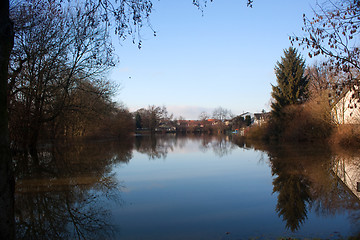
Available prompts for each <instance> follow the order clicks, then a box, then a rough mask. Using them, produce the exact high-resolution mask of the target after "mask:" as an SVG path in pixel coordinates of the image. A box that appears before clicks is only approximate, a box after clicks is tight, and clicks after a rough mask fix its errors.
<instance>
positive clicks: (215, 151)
mask: <svg viewBox="0 0 360 240" xmlns="http://www.w3.org/2000/svg"><path fill="white" fill-rule="evenodd" d="M15 159H16V169H15V170H16V197H15V201H16V213H15V214H16V216H15V219H16V223H17V237H18V238H19V239H278V238H280V237H296V238H300V239H303V238H321V239H346V238H348V237H350V236H359V234H360V192H359V191H360V183H359V182H360V154H359V153H349V152H347V151H334V150H332V149H328V148H325V147H324V146H314V145H306V146H303V145H296V146H289V145H270V146H269V145H261V144H256V143H244V142H241V141H237V143H234V141H232V140H231V139H230V138H229V137H208V136H206V137H205V136H191V137H189V136H187V137H186V136H175V135H166V136H157V137H155V136H152V137H151V136H138V137H134V138H131V139H127V140H124V141H109V140H107V141H105V140H104V141H87V142H77V143H74V142H72V143H62V144H48V145H44V146H42V147H41V148H39V149H38V152H31V153H26V154H23V155H22V156H16V157H15Z"/></svg>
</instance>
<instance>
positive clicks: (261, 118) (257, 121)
mask: <svg viewBox="0 0 360 240" xmlns="http://www.w3.org/2000/svg"><path fill="white" fill-rule="evenodd" d="M269 118H270V112H267V113H266V112H262V113H254V119H253V121H252V124H253V125H259V126H261V125H262V124H264V123H266V122H267V121H268V120H269Z"/></svg>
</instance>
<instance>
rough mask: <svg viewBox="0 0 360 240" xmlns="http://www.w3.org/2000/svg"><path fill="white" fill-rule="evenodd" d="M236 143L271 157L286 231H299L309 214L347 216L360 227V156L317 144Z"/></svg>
mask: <svg viewBox="0 0 360 240" xmlns="http://www.w3.org/2000/svg"><path fill="white" fill-rule="evenodd" d="M236 142H237V145H238V146H239V147H241V148H247V149H254V150H260V151H262V152H265V153H266V154H267V155H268V158H269V164H270V167H271V172H272V176H273V193H274V194H277V205H276V209H275V210H276V212H277V213H278V215H279V217H281V218H282V219H283V221H284V222H285V224H286V228H288V229H290V230H291V231H292V232H296V231H297V230H299V229H300V228H301V226H302V225H303V224H304V223H305V221H306V220H307V217H308V212H309V211H310V210H314V212H315V213H316V214H317V215H321V216H334V215H336V214H339V213H340V214H342V213H348V216H349V218H350V222H351V223H352V225H353V226H359V225H360V153H359V152H349V151H343V150H340V149H333V148H330V147H329V146H326V145H314V144H308V145H306V144H296V145H291V144H281V145H279V144H278V145H277V144H265V143H260V142H251V141H244V140H240V141H239V140H238V141H236ZM355 228H356V229H355ZM355 228H354V229H353V235H354V236H355V238H356V239H358V238H360V231H359V229H358V228H357V227H355ZM335 235H336V233H335ZM338 237H339V238H340V239H342V237H341V236H338Z"/></svg>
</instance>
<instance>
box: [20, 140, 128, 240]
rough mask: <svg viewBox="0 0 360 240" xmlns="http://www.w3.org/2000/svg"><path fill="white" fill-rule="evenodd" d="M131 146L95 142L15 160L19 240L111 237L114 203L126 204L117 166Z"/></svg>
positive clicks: (53, 148) (56, 147)
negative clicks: (118, 179)
mask: <svg viewBox="0 0 360 240" xmlns="http://www.w3.org/2000/svg"><path fill="white" fill-rule="evenodd" d="M131 147H132V143H131V142H130V143H129V142H128V143H125V144H124V143H115V142H96V143H94V142H92V143H86V144H73V145H70V146H66V147H64V146H62V147H59V146H58V145H53V146H52V147H51V149H42V150H41V151H39V152H35V151H32V152H31V154H28V153H25V154H22V156H20V155H18V156H16V158H15V159H16V169H15V170H16V176H17V177H16V178H17V179H16V182H17V183H16V184H17V185H16V197H15V201H16V214H15V219H16V224H17V238H18V239H109V238H112V236H113V235H112V234H113V233H114V231H115V228H114V227H113V226H112V225H111V224H110V223H109V220H110V217H111V215H110V210H109V209H108V208H107V207H108V204H110V203H111V202H114V201H115V202H116V203H117V204H119V203H121V198H120V190H121V186H120V183H118V182H117V180H116V179H115V177H114V175H113V174H112V173H111V170H112V168H111V165H112V164H114V163H121V162H124V163H127V162H128V161H129V160H130V159H131V156H132V155H131Z"/></svg>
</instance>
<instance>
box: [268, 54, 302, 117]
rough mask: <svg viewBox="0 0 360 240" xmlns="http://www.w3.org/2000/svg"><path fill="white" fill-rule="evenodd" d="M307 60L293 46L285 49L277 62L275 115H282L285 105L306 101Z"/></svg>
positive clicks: (272, 94) (273, 89) (274, 95)
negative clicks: (305, 73)
mask: <svg viewBox="0 0 360 240" xmlns="http://www.w3.org/2000/svg"><path fill="white" fill-rule="evenodd" d="M304 72H305V61H304V60H303V59H302V57H301V56H300V54H298V52H297V50H296V49H295V48H293V47H290V48H289V49H285V50H284V57H282V58H281V61H280V62H279V61H278V62H277V63H276V66H275V75H276V79H277V86H274V85H272V93H271V96H272V97H273V99H274V102H273V103H272V104H271V108H272V113H273V116H274V117H280V116H281V115H282V110H283V109H284V107H285V106H288V105H292V104H301V103H304V102H305V101H306V99H307V97H308V96H307V88H308V85H309V79H308V78H307V76H305V75H304Z"/></svg>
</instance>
